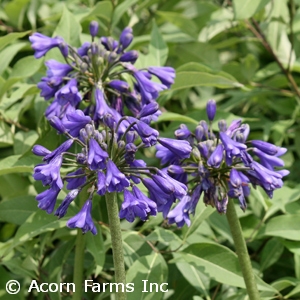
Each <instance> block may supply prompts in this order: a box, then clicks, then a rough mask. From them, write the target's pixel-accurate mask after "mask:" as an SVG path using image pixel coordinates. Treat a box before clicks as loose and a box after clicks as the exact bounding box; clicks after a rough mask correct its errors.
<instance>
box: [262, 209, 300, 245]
mask: <svg viewBox="0 0 300 300" xmlns="http://www.w3.org/2000/svg"><path fill="white" fill-rule="evenodd" d="M299 232H300V215H299V214H295V215H283V216H278V217H274V218H272V219H271V220H270V221H269V222H268V223H267V224H266V226H265V227H264V228H262V229H261V230H260V232H259V235H267V236H268V235H270V236H278V237H283V238H285V239H288V240H293V241H300V234H299Z"/></svg>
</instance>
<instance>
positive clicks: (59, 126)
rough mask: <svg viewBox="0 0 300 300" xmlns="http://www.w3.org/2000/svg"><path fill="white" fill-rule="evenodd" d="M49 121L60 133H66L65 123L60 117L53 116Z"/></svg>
mask: <svg viewBox="0 0 300 300" xmlns="http://www.w3.org/2000/svg"><path fill="white" fill-rule="evenodd" d="M49 123H50V125H51V126H52V127H53V128H54V129H56V130H57V131H58V132H59V133H65V132H66V128H65V126H64V125H63V123H62V121H61V120H60V119H59V118H58V117H56V116H54V117H52V118H51V119H50V120H49Z"/></svg>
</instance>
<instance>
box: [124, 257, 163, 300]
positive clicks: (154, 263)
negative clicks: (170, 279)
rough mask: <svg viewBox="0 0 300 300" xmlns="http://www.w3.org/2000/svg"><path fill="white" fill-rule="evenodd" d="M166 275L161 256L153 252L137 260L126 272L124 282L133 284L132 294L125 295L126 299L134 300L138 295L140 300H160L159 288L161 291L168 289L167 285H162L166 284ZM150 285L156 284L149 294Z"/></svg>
mask: <svg viewBox="0 0 300 300" xmlns="http://www.w3.org/2000/svg"><path fill="white" fill-rule="evenodd" d="M167 275H168V267H167V264H166V262H165V260H164V258H163V256H162V255H161V254H159V253H157V252H154V253H152V254H150V255H147V256H143V257H141V258H139V259H138V260H136V261H135V262H134V263H133V265H132V266H131V267H130V268H129V270H128V271H127V276H126V282H130V283H133V284H134V293H127V299H128V300H136V295H139V299H141V300H145V299H147V300H150V299H153V300H159V299H162V298H163V296H164V293H163V292H161V290H160V287H161V288H162V289H163V290H166V289H168V284H164V283H167ZM151 283H152V284H154V285H155V284H156V285H155V286H153V287H152V292H150V284H151ZM161 284H164V285H162V286H161ZM156 287H157V288H158V290H156Z"/></svg>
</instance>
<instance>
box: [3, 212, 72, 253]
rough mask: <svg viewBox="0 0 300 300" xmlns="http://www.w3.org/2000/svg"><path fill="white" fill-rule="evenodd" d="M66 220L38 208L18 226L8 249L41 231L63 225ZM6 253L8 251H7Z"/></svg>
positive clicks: (51, 229)
mask: <svg viewBox="0 0 300 300" xmlns="http://www.w3.org/2000/svg"><path fill="white" fill-rule="evenodd" d="M66 221H67V218H62V219H57V218H56V217H55V216H53V215H49V214H47V213H46V212H45V211H43V210H38V211H37V212H35V213H33V214H32V215H31V216H30V217H29V218H28V219H27V220H26V222H25V223H24V224H22V225H21V226H20V227H19V229H18V231H17V232H16V235H15V237H14V239H13V240H12V242H11V245H10V248H9V250H12V249H13V248H14V247H17V246H18V245H21V244H22V243H25V242H27V241H29V240H31V239H32V238H33V237H35V236H37V235H39V234H41V233H44V232H47V231H53V230H55V229H59V228H63V227H65V226H66ZM7 253H9V251H7Z"/></svg>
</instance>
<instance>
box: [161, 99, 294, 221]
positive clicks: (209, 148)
mask: <svg viewBox="0 0 300 300" xmlns="http://www.w3.org/2000/svg"><path fill="white" fill-rule="evenodd" d="M206 112H207V116H208V120H209V124H207V122H206V121H204V120H202V121H200V122H199V124H198V126H197V127H196V129H195V131H194V132H191V131H190V130H189V129H188V128H187V126H186V125H181V126H180V128H179V129H178V130H176V131H175V136H176V138H177V139H178V141H177V143H176V142H175V141H174V140H172V142H168V140H167V139H162V138H160V139H158V140H159V141H160V145H158V146H157V153H156V156H157V157H158V158H160V159H161V163H162V164H163V165H165V164H168V165H169V167H168V168H167V169H168V174H169V175H170V176H171V177H173V178H174V179H177V180H178V181H180V182H181V183H183V184H188V182H191V187H190V190H189V192H188V194H187V195H186V196H184V197H183V198H181V200H180V202H179V203H178V205H177V206H176V207H175V208H174V209H173V210H171V211H170V212H169V213H168V214H167V215H166V216H167V218H168V219H169V223H170V224H172V223H176V224H177V225H178V226H179V227H181V226H183V225H184V224H185V223H186V224H187V225H189V224H190V219H189V214H193V213H194V211H195V207H196V205H197V203H198V201H199V199H200V196H201V195H202V194H203V200H204V203H205V204H206V205H211V206H213V207H216V209H217V211H218V212H219V213H226V208H227V203H228V197H231V198H237V199H238V200H239V203H240V207H241V209H242V210H243V211H245V209H246V207H247V204H246V200H245V197H247V196H249V194H250V187H249V185H250V184H252V185H253V186H254V187H255V186H261V187H262V188H263V189H264V190H265V192H266V193H267V195H268V196H269V197H270V198H272V196H273V191H274V190H275V189H278V188H281V187H282V185H283V182H282V178H283V177H284V176H286V175H288V174H289V171H287V170H284V169H281V170H277V169H276V168H277V167H283V166H284V162H283V160H282V159H280V158H279V157H280V156H281V155H283V154H284V153H285V152H286V151H287V149H286V148H282V147H277V146H275V145H273V144H270V143H267V142H264V141H260V140H250V141H247V139H248V135H249V133H250V127H249V125H248V124H242V121H241V120H234V121H233V122H232V123H231V124H230V125H229V126H227V124H226V121H225V120H221V121H219V123H218V126H219V133H215V132H213V130H212V122H213V120H214V118H215V114H216V103H215V101H214V100H209V101H208V103H207V106H206ZM178 142H180V144H178ZM173 144H174V146H172V145H173ZM176 145H177V147H176ZM178 146H180V147H178ZM187 147H192V152H191V156H190V158H188V157H185V154H184V151H185V149H187ZM170 164H171V165H170Z"/></svg>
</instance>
